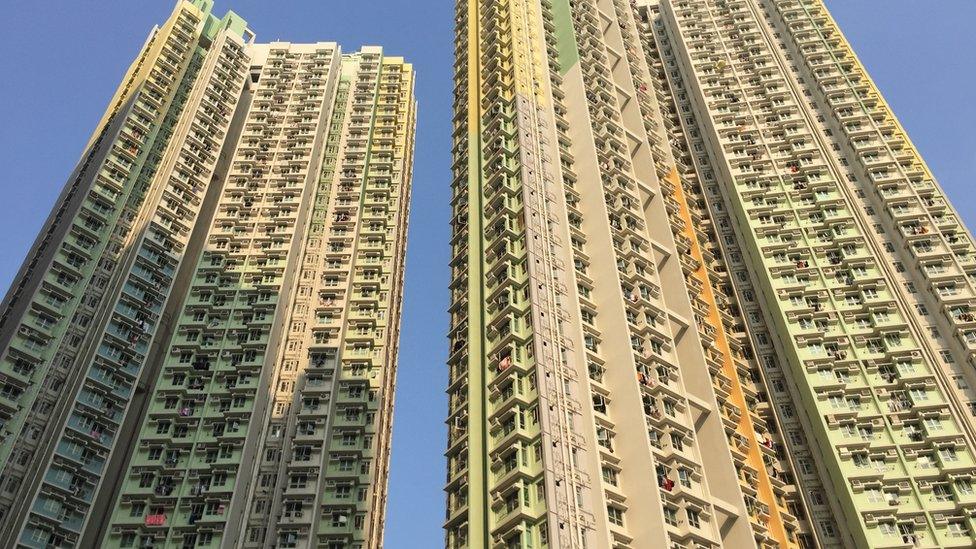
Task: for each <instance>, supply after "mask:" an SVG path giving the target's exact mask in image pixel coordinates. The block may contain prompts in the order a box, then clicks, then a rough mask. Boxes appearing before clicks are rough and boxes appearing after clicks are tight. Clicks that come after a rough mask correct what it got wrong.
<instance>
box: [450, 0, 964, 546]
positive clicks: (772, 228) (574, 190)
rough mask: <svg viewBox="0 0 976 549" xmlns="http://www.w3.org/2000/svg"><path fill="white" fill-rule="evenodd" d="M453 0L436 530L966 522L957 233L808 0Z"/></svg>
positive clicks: (704, 542)
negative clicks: (446, 311) (449, 256)
mask: <svg viewBox="0 0 976 549" xmlns="http://www.w3.org/2000/svg"><path fill="white" fill-rule="evenodd" d="M456 21H457V35H456V41H457V51H456V53H457V60H456V64H455V71H456V72H455V82H456V88H455V90H456V96H455V98H456V99H455V101H456V102H455V117H454V143H455V155H454V165H453V170H454V171H453V175H454V179H453V190H454V198H453V203H452V206H453V208H454V220H453V240H452V245H453V251H454V258H453V261H452V269H453V279H452V287H451V290H452V308H451V333H450V344H451V355H450V358H449V365H450V386H449V389H448V394H449V406H450V409H449V419H448V429H449V442H448V449H447V457H448V468H449V469H448V478H447V486H446V491H447V498H448V509H447V517H446V523H445V529H446V544H447V546H448V547H451V548H460V547H497V548H523V547H524V548H528V547H532V548H537V547H548V546H553V547H579V548H583V547H613V548H624V547H632V548H643V547H668V548H679V547H682V548H684V547H687V548H692V547H769V548H772V547H804V548H805V547H910V546H918V547H970V546H972V545H973V544H974V543H976V537H974V533H973V519H972V515H973V512H974V511H976V496H974V492H973V487H972V482H973V479H972V477H973V473H974V472H976V467H974V465H976V464H974V462H973V457H972V452H971V448H972V444H973V443H974V440H976V439H974V430H973V429H974V424H973V419H972V418H973V410H974V404H973V401H974V400H976V395H974V393H973V392H972V390H971V389H970V387H974V386H976V385H974V384H976V379H974V372H976V370H974V369H973V365H974V362H973V355H972V351H973V349H974V345H976V331H974V326H976V325H974V324H973V322H974V320H976V317H974V316H973V315H974V313H973V311H972V310H971V306H972V305H971V304H972V303H973V283H974V280H976V264H974V262H973V260H974V256H973V251H974V249H973V241H972V238H971V236H970V234H969V232H968V231H967V230H966V229H965V227H963V226H962V225H961V223H960V220H959V218H958V215H957V214H956V213H955V212H954V211H953V210H952V208H951V206H950V205H949V204H948V203H947V201H946V199H945V196H944V194H943V192H942V191H941V189H940V188H939V186H938V184H937V183H936V182H935V181H934V179H933V178H932V175H931V173H930V172H929V171H928V169H927V168H926V167H925V166H924V163H923V162H922V161H921V159H920V157H919V155H918V153H917V151H915V149H914V148H913V146H912V145H911V143H910V142H909V140H908V138H907V136H906V135H905V134H904V131H903V130H902V129H901V127H900V126H899V124H898V123H897V121H896V120H895V119H894V117H893V115H892V113H891V111H890V109H889V108H888V107H887V105H886V104H885V103H884V101H883V99H882V98H881V96H880V94H879V92H878V90H877V89H876V88H875V86H874V85H873V84H872V83H871V81H870V79H869V77H868V76H867V74H866V73H865V72H864V69H863V67H862V66H861V65H860V64H859V62H858V61H857V59H856V58H855V57H854V54H853V53H852V51H851V50H850V46H849V45H848V44H847V42H846V41H845V40H844V38H843V36H842V35H841V33H840V31H839V30H838V29H837V26H836V24H835V23H834V21H833V20H832V19H831V18H830V16H829V14H828V13H827V12H826V9H825V8H824V6H823V4H822V2H821V1H820V0H803V1H801V0H671V1H661V2H658V1H650V0H637V1H636V2H627V1H625V0H616V1H614V0H574V1H572V2H569V1H568V0H551V1H536V0H505V1H502V0H498V1H491V2H470V1H460V2H458V3H457V13H456Z"/></svg>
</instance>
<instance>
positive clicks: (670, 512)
mask: <svg viewBox="0 0 976 549" xmlns="http://www.w3.org/2000/svg"><path fill="white" fill-rule="evenodd" d="M664 522H666V523H668V524H670V525H671V526H677V525H678V512H677V511H676V510H675V509H674V508H673V507H665V508H664Z"/></svg>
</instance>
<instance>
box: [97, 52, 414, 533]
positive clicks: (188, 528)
mask: <svg viewBox="0 0 976 549" xmlns="http://www.w3.org/2000/svg"><path fill="white" fill-rule="evenodd" d="M248 53H249V55H250V56H251V70H250V74H251V78H250V86H251V89H250V90H249V93H248V95H249V97H250V103H249V106H248V110H247V114H246V118H245V120H244V123H243V129H242V132H241V135H240V138H239V141H238V142H237V143H236V149H235V153H234V159H233V161H232V162H231V167H230V170H229V173H228V174H227V178H226V181H225V182H224V185H223V191H222V194H221V196H220V198H219V200H218V205H217V210H216V213H215V215H214V219H213V222H212V224H211V225H210V229H209V231H208V233H207V237H206V245H205V246H204V249H203V253H202V254H201V255H200V259H199V261H198V262H197V265H196V270H195V275H194V277H193V280H192V282H191V284H190V287H189V290H188V293H187V295H188V297H187V300H186V303H185V305H184V307H183V310H182V312H181V315H180V317H179V319H178V321H177V323H176V328H175V329H174V335H173V338H172V339H171V340H170V342H169V345H168V348H167V349H166V351H165V352H164V363H163V367H162V370H161V373H160V375H159V380H158V383H157V385H156V387H155V389H154V391H153V393H152V396H151V397H150V399H149V400H150V404H149V408H148V413H147V415H146V416H145V418H144V420H143V422H142V427H141V429H140V435H139V442H138V443H137V444H136V445H135V451H134V453H133V456H132V458H131V460H130V461H129V463H128V468H127V471H126V473H125V475H124V478H123V479H122V482H123V485H122V488H121V491H120V494H119V497H118V499H117V502H116V506H115V511H114V513H113V514H112V519H111V523H110V526H109V528H108V531H107V533H106V538H105V540H104V542H105V544H107V545H109V546H120V547H128V546H133V545H134V544H136V543H138V544H140V545H143V544H157V543H158V544H171V543H175V544H187V543H211V544H217V545H219V546H223V547H237V546H241V547H272V546H276V547H299V546H306V545H309V544H314V545H321V546H327V547H357V548H362V547H380V546H381V545H382V523H383V516H384V508H385V502H386V480H387V476H388V467H389V464H388V461H389V440H390V429H391V419H392V402H393V383H394V379H395V373H396V348H397V336H398V331H399V316H400V303H401V300H402V276H403V260H404V257H405V249H404V247H405V237H406V217H407V214H408V203H409V197H410V167H411V159H412V151H413V148H412V140H413V131H414V116H415V115H414V112H415V108H414V104H413V72H412V67H411V66H410V65H409V64H406V63H404V62H403V60H402V59H400V58H395V57H387V56H384V55H383V54H382V50H380V49H379V48H366V49H364V50H363V51H361V52H359V53H357V54H352V55H346V56H342V55H341V52H340V50H339V48H338V46H337V45H335V44H331V43H319V44H308V45H305V44H289V43H272V44H268V45H257V46H252V47H250V48H248Z"/></svg>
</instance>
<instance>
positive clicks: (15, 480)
mask: <svg viewBox="0 0 976 549" xmlns="http://www.w3.org/2000/svg"><path fill="white" fill-rule="evenodd" d="M211 20H216V18H213V16H211V15H210V14H209V6H208V5H206V3H198V4H194V3H190V2H179V3H178V4H177V6H176V8H175V9H174V12H173V15H172V16H171V17H170V19H169V20H168V21H167V23H166V24H165V25H164V26H163V27H162V28H160V29H156V30H154V32H153V34H152V35H151V36H150V38H149V40H148V41H147V43H146V45H145V46H144V48H143V51H142V53H141V54H140V56H139V58H138V59H137V61H136V62H135V63H134V64H133V67H132V68H131V69H130V71H129V73H128V74H127V76H126V80H125V82H124V83H123V85H122V86H121V87H120V89H119V92H118V93H117V94H116V97H115V98H114V99H113V101H112V104H111V106H110V108H109V111H108V113H107V114H106V117H105V119H104V120H103V122H102V123H101V124H100V125H99V127H98V129H96V132H95V136H94V137H93V139H92V142H91V143H90V145H89V151H88V152H87V153H86V155H85V156H84V157H83V159H82V162H81V163H80V164H79V167H78V169H76V171H75V173H74V174H73V175H72V180H71V183H70V184H69V186H67V187H66V189H65V192H64V193H63V194H62V199H61V200H62V202H61V205H60V206H59V207H58V208H57V209H56V211H55V213H53V214H52V218H51V219H50V220H49V223H48V224H47V225H46V226H45V229H44V233H43V234H42V236H41V237H39V239H38V242H37V244H36V245H35V247H34V249H33V250H32V251H31V252H30V254H31V257H32V259H30V260H29V262H28V263H25V267H24V268H23V269H22V270H21V273H20V274H19V275H18V279H17V280H16V281H15V283H14V287H13V289H12V291H11V292H10V293H9V294H8V296H7V298H6V299H5V300H4V304H5V305H4V307H5V308H4V313H3V324H4V325H6V326H7V327H5V328H2V329H0V332H2V334H3V337H2V340H3V341H4V348H3V352H2V357H3V358H2V359H0V363H2V364H3V373H2V374H0V375H2V376H3V386H4V387H5V389H4V390H3V395H4V397H3V399H0V400H3V401H4V403H3V404H0V407H4V409H5V410H7V411H5V412H3V413H4V414H5V415H6V416H7V417H6V418H5V419H4V426H3V429H4V436H3V439H2V441H0V467H2V471H3V473H2V476H0V478H2V485H3V487H4V490H2V496H0V505H2V506H3V511H2V512H3V513H4V514H5V515H6V516H5V517H4V520H3V528H2V529H0V539H2V540H3V541H2V543H4V544H7V545H13V544H14V543H15V540H16V541H19V543H21V544H24V545H28V546H39V547H43V546H49V545H51V544H54V545H71V544H74V543H77V542H78V540H79V534H80V532H81V531H82V530H83V528H84V526H85V524H86V522H87V521H88V519H89V518H90V512H91V510H92V509H91V506H92V503H93V501H94V499H95V496H96V494H97V492H98V489H99V485H100V484H99V483H100V481H101V478H102V475H103V473H104V472H105V470H106V465H107V464H108V463H109V462H111V461H112V460H113V459H115V456H117V455H118V453H119V452H124V451H125V448H126V446H127V444H128V437H129V435H128V434H127V433H126V432H124V431H122V430H121V429H120V427H121V426H122V425H123V424H124V423H125V421H126V419H127V418H129V417H130V416H131V414H136V415H137V414H138V413H139V411H138V409H137V407H138V401H139V399H140V397H139V392H140V390H141V389H142V388H143V387H144V386H145V383H146V382H147V381H146V379H145V378H144V377H143V376H145V375H146V372H148V371H151V365H149V362H150V361H149V360H148V358H149V357H150V356H151V354H152V351H151V349H152V348H153V345H154V344H155V339H154V338H155V336H156V335H157V334H159V333H165V329H166V328H165V324H166V320H165V317H166V315H167V312H168V306H169V305H168V304H169V301H168V298H169V293H170V290H171V288H172V285H173V283H174V280H175V279H176V278H178V276H179V273H180V268H181V265H182V258H183V256H184V254H185V252H186V251H187V245H188V244H189V243H188V240H187V239H188V237H189V234H190V230H191V229H192V227H193V225H194V223H195V219H196V216H197V215H198V214H199V213H200V210H201V207H202V205H203V197H204V195H205V194H206V192H207V186H208V183H209V182H210V175H209V173H210V172H211V171H212V170H213V168H214V162H215V161H216V158H217V156H216V154H213V153H210V152H209V151H202V150H200V149H199V148H193V149H192V150H191V149H189V147H188V145H187V141H186V136H185V133H186V132H185V130H184V129H183V126H184V125H186V124H189V123H190V120H191V119H193V117H194V116H197V115H198V114H197V111H198V110H200V109H201V108H202V107H201V106H199V101H200V98H201V97H202V96H203V95H202V94H203V93H204V91H203V90H204V88H205V87H206V85H207V84H208V81H209V80H212V79H215V78H217V76H215V75H214V73H213V71H214V67H215V66H217V65H220V64H221V63H224V64H229V65H233V64H234V63H235V60H236V59H238V58H239V56H240V55H241V51H242V47H243V38H242V35H243V34H245V33H246V30H245V28H244V26H243V22H241V21H240V20H239V19H238V18H237V17H236V16H235V15H233V14H228V15H227V16H226V17H225V18H224V19H223V20H221V22H222V25H221V28H226V29H227V30H223V31H220V32H218V31H213V30H210V29H211V28H212V27H210V26H209V25H208V22H209V21H211ZM221 54H223V57H221V61H219V62H218V61H217V59H218V56H220V55H221ZM236 62H237V63H238V64H239V65H240V67H239V68H243V65H241V64H240V63H239V60H238V61H236ZM225 70H229V71H230V73H229V74H224V75H222V76H221V77H220V78H221V79H222V83H221V84H220V85H221V86H225V87H226V88H227V89H229V90H230V91H231V93H229V94H227V96H226V97H221V96H217V97H213V98H210V99H211V101H213V103H212V104H211V106H210V107H208V108H212V109H216V110H220V111H221V113H214V114H213V115H211V117H210V118H209V119H208V120H207V121H206V124H207V125H208V126H209V128H208V130H209V131H211V132H212V134H213V139H212V140H211V139H210V138H209V137H208V138H207V139H204V140H203V142H204V143H205V144H206V145H207V146H209V147H211V148H212V149H211V150H213V151H215V152H216V151H219V150H220V145H221V135H220V132H221V131H222V129H223V130H225V129H226V126H227V124H228V123H229V120H230V117H229V116H227V115H229V114H230V113H231V112H233V109H234V106H235V104H236V100H237V91H236V90H235V86H236V87H237V89H239V87H240V85H241V83H242V82H243V73H242V72H240V71H239V70H237V74H234V71H235V69H234V68H233V67H231V68H229V69H225ZM173 151H184V152H183V156H181V157H180V158H179V159H180V160H181V161H182V162H184V163H185V164H183V165H181V166H177V165H176V164H175V162H176V160H175V159H176V156H175V153H174V152H173ZM52 248H53V250H52ZM25 303H27V305H26V306H25V305H24V304H25ZM15 323H16V324H15ZM134 402H135V403H137V404H136V408H133V407H132V404H133V403H134ZM120 448H121V450H120Z"/></svg>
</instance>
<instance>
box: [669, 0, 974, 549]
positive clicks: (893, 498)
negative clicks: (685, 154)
mask: <svg viewBox="0 0 976 549" xmlns="http://www.w3.org/2000/svg"><path fill="white" fill-rule="evenodd" d="M799 4H802V5H803V8H804V10H809V11H816V12H817V13H820V14H821V17H820V18H816V17H815V19H817V21H816V22H815V23H814V28H815V29H816V30H817V32H820V31H819V29H817V28H816V27H817V26H819V25H822V24H823V23H822V22H823V21H825V19H823V13H824V12H823V10H822V6H820V5H819V2H803V3H793V4H792V7H794V8H796V7H797V6H798V5H799ZM770 7H773V6H772V5H766V4H765V3H760V2H694V3H689V2H670V3H663V9H662V13H663V14H664V26H665V27H666V28H668V30H669V33H670V34H671V35H672V36H673V37H674V40H673V42H674V45H675V53H676V59H677V63H678V66H679V70H680V72H681V73H682V74H683V75H685V76H686V78H685V82H686V84H687V86H688V93H689V96H690V103H691V105H692V110H693V111H694V114H695V116H696V118H697V119H698V120H699V122H700V123H701V124H702V134H703V138H704V144H705V149H706V150H707V152H708V153H709V156H710V158H711V160H712V161H713V162H714V167H715V169H716V172H715V174H714V177H715V178H716V179H717V180H718V182H719V185H718V189H719V191H720V194H721V195H722V199H723V201H722V204H723V206H724V209H725V210H727V211H728V212H729V214H730V218H731V221H732V225H733V228H734V231H735V234H736V237H737V241H738V242H739V244H740V246H741V248H742V253H743V257H744V259H745V262H746V263H747V265H748V270H749V272H750V274H751V283H752V284H753V287H754V288H755V290H756V292H757V294H758V295H757V297H758V299H759V302H760V304H761V305H762V308H763V310H764V313H765V315H764V316H765V321H766V324H767V326H768V329H769V330H770V332H771V335H772V336H773V337H772V342H773V344H774V347H775V348H776V350H777V352H778V353H779V357H778V358H779V362H778V363H779V366H780V368H781V369H782V370H783V371H784V373H785V374H786V378H787V379H788V380H789V390H790V392H791V394H792V397H793V399H794V401H795V406H796V410H797V411H798V412H799V416H800V420H801V423H802V424H803V426H804V431H805V435H806V437H808V438H810V439H813V440H814V441H816V445H815V446H814V447H813V450H814V452H813V453H812V455H813V457H814V458H815V461H816V465H817V467H818V468H819V470H820V471H821V478H824V479H830V480H829V481H827V482H824V485H825V488H826V494H819V495H818V496H817V498H818V499H821V500H826V501H828V502H829V503H830V505H831V507H832V508H833V513H834V515H835V516H837V517H839V518H840V520H837V521H836V522H833V523H832V522H828V521H826V520H819V521H818V523H817V528H818V529H819V530H820V532H819V535H820V537H821V539H822V540H824V542H825V543H843V544H847V545H856V546H872V547H877V546H891V547H895V546H904V545H906V544H908V545H919V546H969V545H971V544H972V538H971V536H972V528H971V525H970V524H969V518H968V512H967V511H966V509H967V506H968V505H969V503H968V501H969V500H970V499H971V497H972V496H971V494H969V493H968V492H969V491H971V490H970V489H969V488H968V486H969V481H968V480H967V479H968V476H969V475H970V474H971V470H972V466H973V463H972V457H971V451H970V448H971V444H972V440H973V439H972V424H971V421H970V418H969V416H968V414H967V413H965V409H964V408H963V406H962V404H964V402H965V395H961V394H959V392H958V389H957V388H958V386H959V385H957V384H955V383H951V381H952V378H951V376H950V374H953V372H952V369H953V365H952V364H944V363H943V362H941V361H940V360H939V354H938V353H937V349H934V348H933V345H932V337H931V335H932V332H931V331H923V330H922V329H921V323H920V322H919V320H920V319H919V312H918V309H917V308H916V307H914V306H913V305H914V303H912V300H910V299H908V298H907V295H906V294H907V293H910V292H905V291H903V288H904V284H905V283H906V282H908V281H910V280H906V277H905V275H903V274H901V273H898V272H897V270H896V268H894V266H893V265H894V262H893V261H891V259H889V258H890V257H891V256H889V255H888V254H887V253H886V252H885V248H886V245H885V241H886V240H887V239H889V238H890V239H892V240H894V241H895V242H898V241H899V238H900V237H898V236H896V235H894V234H893V233H892V232H891V231H890V230H886V229H885V226H884V223H882V222H881V220H880V219H877V218H875V217H873V215H872V213H871V210H870V209H869V208H870V202H869V203H867V204H865V203H864V201H863V199H864V198H866V197H867V196H868V195H867V192H866V191H869V190H870V191H871V192H875V194H878V193H877V192H876V191H875V190H874V188H875V187H879V189H883V190H884V191H886V192H887V193H888V194H891V195H892V196H893V195H895V194H898V193H899V192H900V191H907V190H908V189H909V188H910V187H909V186H908V185H904V184H900V182H898V181H895V180H893V181H892V182H891V184H890V185H887V186H886V185H885V184H884V181H881V182H880V183H881V184H880V185H876V183H875V182H872V181H871V179H874V180H877V179H882V180H886V178H893V179H896V176H895V174H894V173H893V172H892V173H890V174H889V175H885V173H883V172H886V170H882V171H881V172H877V173H874V172H872V173H870V174H866V173H865V172H863V171H862V172H860V173H859V172H858V170H848V169H846V166H847V165H848V164H850V162H849V161H848V160H846V159H844V158H842V154H841V153H842V152H843V148H842V147H841V144H840V143H836V142H835V141H836V140H835V137H836V136H835V135H834V132H833V130H831V128H830V127H829V126H830V124H831V123H828V122H827V120H828V117H831V116H833V117H838V116H844V115H846V114H847V111H844V112H843V113H837V112H834V111H833V110H832V109H826V108H824V105H823V103H820V104H819V105H818V102H817V101H816V100H815V93H814V92H813V91H812V88H811V87H810V85H809V82H808V81H806V80H805V79H804V77H803V74H802V73H801V71H800V70H799V69H797V67H796V65H795V64H793V61H794V57H793V56H792V55H791V54H790V53H789V52H788V47H787V45H786V42H789V39H783V38H782V37H783V36H788V35H784V34H783V33H782V32H779V33H777V29H778V28H779V29H784V28H785V27H783V26H782V25H783V21H782V20H779V19H778V17H776V16H773V15H770V12H769V11H768V9H767V10H766V11H764V9H763V8H770ZM780 7H781V8H783V9H788V6H787V5H786V4H785V3H784V4H782V5H780ZM790 13H792V12H790ZM777 22H778V23H777ZM777 24H779V25H780V26H779V27H778V28H777ZM823 26H824V28H823V31H822V35H821V36H826V38H830V34H831V32H832V31H831V30H830V29H829V28H827V25H823ZM802 27H803V25H802V24H801V25H798V26H797V27H796V29H795V30H796V31H797V34H795V35H793V36H792V39H794V40H795V41H797V43H799V42H802V41H805V39H807V38H809V37H810V36H809V34H810V33H809V31H810V30H811V29H810V27H809V26H808V27H807V28H806V29H803V28H802ZM814 34H816V33H814ZM781 40H782V42H781ZM836 40H837V37H836V36H835V37H834V41H836ZM828 44H829V42H828ZM743 46H745V51H743V49H742V48H743ZM813 59H814V57H813V56H811V62H812V60H813ZM847 69H848V70H844V68H841V70H834V71H831V70H830V69H825V72H822V73H820V74H818V75H817V76H819V77H822V78H823V81H822V82H818V84H819V85H820V86H821V87H822V88H827V89H830V87H831V83H830V82H829V81H827V76H828V75H827V72H832V74H830V75H829V76H832V77H833V78H835V79H838V78H840V77H839V76H838V75H840V74H841V73H844V72H851V73H853V72H854V71H853V66H852V65H848V66H847ZM840 79H843V78H840ZM863 79H864V77H863V75H861V76H858V75H857V74H853V75H852V76H850V77H848V82H851V83H852V85H854V86H858V85H859V84H858V80H860V82H861V83H863ZM862 87H863V86H862ZM862 91H864V90H862ZM864 92H865V93H869V92H868V91H864ZM873 93H875V94H876V90H874V91H873ZM875 97H876V96H875ZM874 101H876V99H874ZM869 112H870V111H869ZM851 116H853V117H854V118H857V114H856V113H854V114H852V115H851ZM873 119H874V124H876V126H877V127H878V128H879V131H883V130H885V129H888V130H890V132H891V138H892V139H893V140H894V141H896V142H897V138H896V136H895V135H894V124H893V123H892V121H891V119H890V118H886V117H885V115H884V114H883V113H874V117H873ZM833 124H836V123H833ZM856 125H857V124H853V125H852V126H851V128H853V127H854V126H856ZM835 127H836V126H835ZM883 135H884V134H882V136H883ZM901 142H902V143H904V140H902V141H901ZM871 158H873V157H871V156H870V155H869V160H870V159H871ZM909 164H910V163H909ZM913 169H914V168H913V167H912V166H911V165H909V166H907V167H906V170H907V171H908V172H912V170H913ZM912 173H914V172H912ZM865 175H868V176H869V177H870V179H868V178H865ZM908 183H911V179H909V180H908ZM913 186H914V185H913ZM918 187H920V188H923V189H929V190H934V189H935V187H934V184H932V183H931V182H926V181H925V180H924V178H919V181H918ZM858 191H860V192H858ZM882 194H884V193H882ZM910 198H911V195H910V193H906V197H905V201H906V204H905V208H904V209H905V210H906V211H907V210H910V209H911V208H912V207H913V204H911V203H910V200H909V199H910ZM917 204H918V205H922V204H924V203H923V202H919V203H917ZM891 212H892V213H891V214H889V215H892V216H894V214H897V213H901V212H902V208H893V209H891ZM906 223H907V224H909V225H912V222H910V221H906ZM916 225H918V227H915V225H912V227H910V228H909V229H906V230H908V231H910V232H912V234H911V236H921V235H925V234H928V231H926V230H923V229H922V228H923V227H927V225H925V224H924V223H922V224H918V223H916ZM930 230H931V229H929V231H930ZM956 230H958V229H956ZM905 232H906V231H901V233H902V234H905ZM950 232H951V231H950ZM909 246H911V244H909ZM923 248H926V246H921V247H919V248H917V249H918V250H922V249H923ZM908 276H909V277H912V276H914V274H913V275H908ZM947 293H948V292H947ZM939 335H941V336H942V338H943V339H945V340H950V339H951V338H952V336H953V334H951V333H945V332H943V333H942V334H939ZM956 339H957V340H959V339H960V338H958V337H957V338H956ZM960 374H961V372H960ZM957 375H958V374H957ZM963 386H964V385H963Z"/></svg>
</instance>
